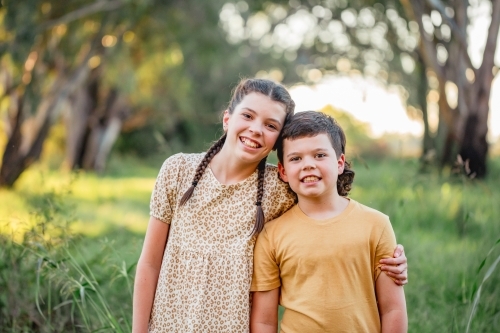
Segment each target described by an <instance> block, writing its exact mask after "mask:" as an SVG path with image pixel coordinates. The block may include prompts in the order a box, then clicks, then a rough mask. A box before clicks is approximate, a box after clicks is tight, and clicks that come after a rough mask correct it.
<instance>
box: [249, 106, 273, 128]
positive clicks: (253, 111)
mask: <svg viewBox="0 0 500 333" xmlns="http://www.w3.org/2000/svg"><path fill="white" fill-rule="evenodd" d="M242 109H246V110H248V111H250V112H252V113H255V114H257V112H256V111H255V110H252V109H250V108H249V107H246V106H245V107H243V108H242ZM269 120H271V121H274V122H276V123H278V124H280V125H281V121H279V119H276V118H269Z"/></svg>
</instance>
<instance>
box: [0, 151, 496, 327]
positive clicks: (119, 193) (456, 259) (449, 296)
mask: <svg viewBox="0 0 500 333" xmlns="http://www.w3.org/2000/svg"><path fill="white" fill-rule="evenodd" d="M354 162H355V163H354V168H355V171H356V179H355V183H354V189H353V191H352V195H351V196H352V197H353V198H354V199H356V200H358V201H360V202H362V203H364V204H366V205H368V206H371V207H373V208H376V209H378V210H380V211H382V212H384V213H386V214H387V215H389V216H390V218H391V222H392V224H393V227H394V229H395V232H396V235H397V238H398V242H399V243H402V244H403V245H404V246H405V250H406V255H407V257H408V260H409V284H408V285H407V286H405V293H406V299H407V307H408V315H409V331H410V332H415V333H421V332H424V333H425V332H457V333H458V332H460V333H465V332H479V333H481V332H484V333H486V332H488V333H490V332H500V274H499V271H500V268H499V267H498V262H499V260H500V259H499V258H500V245H496V246H495V244H497V240H498V239H499V238H500V207H499V205H498V202H500V191H499V190H498V188H500V179H499V178H498V174H500V160H495V161H492V162H491V164H490V176H489V178H487V179H485V180H479V181H478V180H474V181H471V180H468V179H464V178H462V177H456V176H453V175H451V174H446V173H445V174H442V175H439V174H437V173H432V172H430V173H419V172H418V167H419V165H418V162H417V161H415V160H383V161H364V162H363V163H361V162H359V161H354ZM134 163H137V162H131V165H135V164H134ZM158 169H159V165H157V166H156V167H154V168H135V167H131V168H128V169H127V167H123V166H122V164H120V166H119V168H117V169H116V170H115V171H113V172H112V174H109V175H105V176H101V177H97V176H95V175H91V174H81V175H78V176H77V177H74V176H71V175H64V174H60V173H56V172H47V171H44V172H42V173H40V170H37V169H36V168H35V169H33V170H30V171H28V172H27V174H26V175H24V176H23V179H21V181H20V183H19V184H18V185H17V186H16V189H14V190H11V191H5V190H0V197H1V198H2V203H5V205H0V332H99V331H102V332H128V331H130V321H131V305H132V301H131V298H132V296H131V295H132V285H133V278H132V276H133V275H134V268H135V262H136V261H137V259H138V256H139V252H140V248H141V244H142V238H143V233H144V230H145V227H146V224H147V217H148V216H147V215H148V200H149V194H150V191H151V188H152V185H153V183H154V177H155V175H156V172H157V170H158ZM41 174H42V175H43V177H42V176H40V175H41ZM13 230H15V231H13ZM19 230H23V232H19Z"/></svg>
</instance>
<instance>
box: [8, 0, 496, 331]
mask: <svg viewBox="0 0 500 333" xmlns="http://www.w3.org/2000/svg"><path fill="white" fill-rule="evenodd" d="M0 5H1V6H0V155H1V162H0V332H37V333H38V332H43V333H45V332H76V331H78V332H97V331H101V332H130V331H131V311H132V310H131V307H132V292H133V290H132V289H133V288H132V286H133V282H134V275H135V265H136V263H137V260H138V257H139V254H140V251H141V246H142V242H143V237H144V233H145V230H146V228H147V221H148V219H149V199H150V195H151V190H152V188H153V186H154V184H155V179H156V176H157V174H158V170H159V168H160V166H161V165H162V163H163V161H164V160H165V159H166V158H168V157H169V156H171V155H173V154H176V153H179V152H184V153H193V152H202V151H205V150H206V149H207V147H209V146H210V144H211V143H212V142H213V141H214V140H216V139H217V138H218V137H219V136H220V135H221V134H222V125H221V112H223V111H224V109H225V108H226V107H227V103H228V101H229V100H230V98H231V91H232V89H233V88H234V87H235V85H236V84H237V83H238V81H239V80H240V79H241V78H244V77H259V78H268V79H272V80H275V81H278V82H281V83H282V84H284V85H285V86H286V87H288V88H289V91H290V93H291V95H292V97H293V99H294V100H295V102H296V110H297V111H304V110H317V111H322V112H325V113H328V114H330V115H332V116H334V117H335V118H336V119H337V120H338V122H339V123H340V124H341V126H342V127H343V128H344V130H345V132H346V135H347V141H348V144H347V157H348V159H349V160H350V161H351V162H352V163H353V167H354V170H355V172H356V176H355V177H356V178H355V182H354V186H353V190H352V192H351V196H352V197H353V198H354V199H356V200H358V201H360V202H362V203H364V204H366V205H368V206H370V207H373V208H375V209H378V210H380V211H382V212H384V213H385V214H387V215H388V216H390V219H391V223H392V225H393V228H394V230H395V232H396V235H397V240H398V242H399V243H401V244H403V245H404V246H405V249H406V255H407V257H408V261H409V284H408V285H407V286H406V287H405V294H406V299H407V308H408V318H409V332H418V333H421V332H423V333H426V332H432V333H434V332H463V333H468V332H482V333H491V332H500V312H499V309H500V274H499V273H498V272H499V268H498V267H497V265H498V263H499V262H500V252H499V251H500V240H499V238H500V223H499V221H500V206H499V205H498V202H500V192H499V190H498V189H499V188H500V177H498V175H499V174H500V158H499V156H500V84H499V83H498V80H497V79H496V78H495V77H496V76H497V73H498V69H499V66H500V51H499V50H498V45H497V44H498V43H497V41H498V27H499V25H500V15H492V14H498V13H500V0H493V1H489V0H470V1H456V2H452V1H445V0H433V1H424V0H411V1H403V0H401V1H397V0H391V1H365V0H357V1H347V0H303V1H301V0H275V1H260V0H255V1H242V0H237V1H228V0H205V1H195V0H182V1H160V0H143V1H128V0H79V1H50V0H22V1H19V0H0ZM419 5H421V6H419ZM492 18H493V19H492ZM488 36H489V37H490V38H488ZM268 161H271V162H274V163H275V162H276V157H275V156H274V155H271V157H270V158H269V160H268Z"/></svg>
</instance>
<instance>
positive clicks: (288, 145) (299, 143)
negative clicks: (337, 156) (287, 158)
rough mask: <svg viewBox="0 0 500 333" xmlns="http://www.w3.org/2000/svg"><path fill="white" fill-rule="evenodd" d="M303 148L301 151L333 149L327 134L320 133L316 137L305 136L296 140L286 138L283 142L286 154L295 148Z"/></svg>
mask: <svg viewBox="0 0 500 333" xmlns="http://www.w3.org/2000/svg"><path fill="white" fill-rule="evenodd" d="M294 147H295V148H299V147H300V148H301V150H307V151H312V150H317V149H321V148H323V149H328V148H333V146H332V143H331V141H330V138H329V137H328V134H326V133H318V134H314V135H304V136H300V137H294V138H290V137H289V138H286V139H285V140H283V148H284V149H283V150H284V151H285V152H286V151H288V150H290V149H293V148H294Z"/></svg>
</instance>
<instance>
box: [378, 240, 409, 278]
mask: <svg viewBox="0 0 500 333" xmlns="http://www.w3.org/2000/svg"><path fill="white" fill-rule="evenodd" d="M380 263H381V264H383V266H382V267H381V270H382V271H384V272H385V273H386V274H387V275H388V276H390V277H391V278H392V279H393V280H394V282H395V283H396V284H398V285H400V286H403V285H405V284H407V283H408V264H407V258H406V255H405V250H404V247H403V245H401V244H398V246H397V247H396V250H394V258H387V259H381V260H380Z"/></svg>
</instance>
